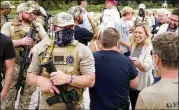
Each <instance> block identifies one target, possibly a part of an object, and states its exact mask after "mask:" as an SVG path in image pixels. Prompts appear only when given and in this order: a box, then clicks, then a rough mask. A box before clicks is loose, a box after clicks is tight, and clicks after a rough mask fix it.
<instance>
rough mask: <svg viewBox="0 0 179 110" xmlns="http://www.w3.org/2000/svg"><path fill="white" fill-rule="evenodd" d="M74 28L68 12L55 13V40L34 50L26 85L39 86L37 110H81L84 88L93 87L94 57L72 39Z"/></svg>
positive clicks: (86, 48) (82, 45)
mask: <svg viewBox="0 0 179 110" xmlns="http://www.w3.org/2000/svg"><path fill="white" fill-rule="evenodd" d="M74 25H75V23H74V20H73V17H72V16H71V15H70V14H69V13H65V12H61V13H59V14H57V15H56V16H55V17H54V21H53V28H54V31H55V38H54V40H52V41H51V40H50V41H49V42H48V45H44V44H41V45H39V47H38V48H36V50H35V53H34V55H33V58H32V62H31V64H30V66H29V69H28V73H27V79H26V82H27V83H28V84H29V85H32V86H38V87H40V89H41V91H42V98H41V101H40V109H67V110H74V109H81V108H82V99H83V98H82V95H83V88H86V87H93V86H94V83H95V67H94V58H93V55H92V52H91V51H90V49H89V48H88V47H87V46H85V45H84V44H82V43H79V42H78V41H77V40H74ZM44 65H46V66H45V67H46V69H47V72H45V71H44V70H45V68H43V66H44ZM54 65H55V66H54ZM56 70H57V72H54V71H56ZM39 73H41V76H38V74H39ZM65 86H66V87H67V89H65Z"/></svg>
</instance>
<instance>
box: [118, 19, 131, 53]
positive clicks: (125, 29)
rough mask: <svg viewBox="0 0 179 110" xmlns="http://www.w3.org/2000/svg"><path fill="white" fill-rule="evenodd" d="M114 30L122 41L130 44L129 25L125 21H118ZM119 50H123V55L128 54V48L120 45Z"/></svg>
mask: <svg viewBox="0 0 179 110" xmlns="http://www.w3.org/2000/svg"><path fill="white" fill-rule="evenodd" d="M115 26H116V29H117V30H118V31H119V33H120V35H121V39H122V40H124V41H125V42H127V43H130V36H129V27H130V26H129V24H128V23H127V21H124V20H122V19H120V20H119V21H118V22H116V25H115ZM121 48H122V50H123V53H125V52H128V51H129V49H128V47H126V46H124V45H121Z"/></svg>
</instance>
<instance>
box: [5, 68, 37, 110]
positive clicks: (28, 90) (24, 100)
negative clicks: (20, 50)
mask: <svg viewBox="0 0 179 110" xmlns="http://www.w3.org/2000/svg"><path fill="white" fill-rule="evenodd" d="M18 73H19V65H15V70H14V79H13V81H12V84H11V87H10V89H9V91H8V94H7V96H6V97H5V99H4V101H3V102H4V104H3V110H14V108H15V101H16V99H15V98H16V95H17V90H16V88H15V84H16V82H17V78H18ZM35 90H36V88H35V87H32V86H29V85H27V84H25V87H24V93H23V95H21V94H20V99H19V105H18V109H20V110H23V109H28V107H29V103H30V100H31V96H32V94H33V92H34V91H35Z"/></svg>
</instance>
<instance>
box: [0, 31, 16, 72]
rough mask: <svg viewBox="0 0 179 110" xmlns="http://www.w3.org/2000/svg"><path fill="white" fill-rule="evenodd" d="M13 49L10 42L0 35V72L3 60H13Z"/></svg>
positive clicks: (7, 38)
mask: <svg viewBox="0 0 179 110" xmlns="http://www.w3.org/2000/svg"><path fill="white" fill-rule="evenodd" d="M15 56H16V54H15V49H14V45H13V43H12V40H11V39H10V38H9V37H7V36H5V35H4V34H2V33H0V70H1V69H2V65H3V63H4V61H5V60H9V59H12V58H15Z"/></svg>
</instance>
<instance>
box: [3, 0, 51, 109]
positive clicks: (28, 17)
mask: <svg viewBox="0 0 179 110" xmlns="http://www.w3.org/2000/svg"><path fill="white" fill-rule="evenodd" d="M33 11H35V9H34V8H32V6H31V5H30V4H28V3H21V4H20V5H18V7H17V14H18V16H17V18H14V19H13V20H12V22H7V23H5V24H4V25H3V27H2V28H1V32H2V33H3V34H5V35H6V36H9V37H10V38H11V39H12V41H13V44H14V47H15V50H16V55H17V57H16V58H15V72H14V80H13V82H12V85H11V87H10V89H9V92H8V94H7V97H5V99H4V107H3V109H5V110H12V109H14V106H15V100H16V98H17V94H18V91H19V90H20V88H21V94H20V101H19V107H18V109H27V108H28V106H29V103H30V99H31V95H32V93H33V92H34V91H35V88H34V87H31V86H29V85H27V84H25V77H26V69H27V68H28V65H29V64H30V61H29V62H28V61H27V60H26V59H27V58H28V56H29V57H30V56H31V53H33V50H34V49H35V47H36V46H35V44H37V42H38V41H40V40H42V39H43V40H42V41H41V42H43V43H45V40H46V39H49V37H48V35H47V33H46V32H45V30H44V28H43V26H42V25H41V24H39V23H33V20H34V16H33ZM31 37H32V38H31ZM30 51H31V52H30Z"/></svg>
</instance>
